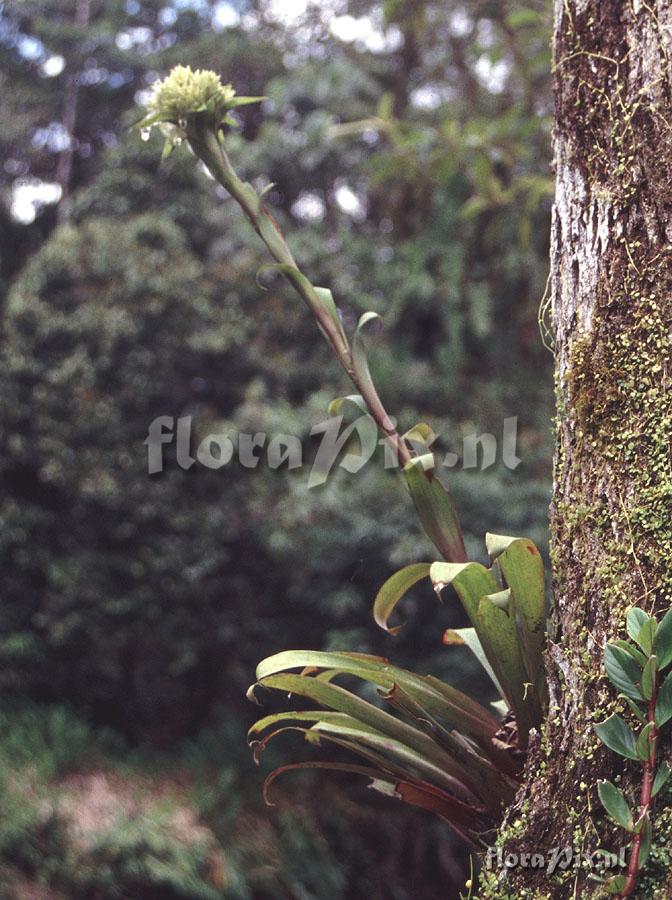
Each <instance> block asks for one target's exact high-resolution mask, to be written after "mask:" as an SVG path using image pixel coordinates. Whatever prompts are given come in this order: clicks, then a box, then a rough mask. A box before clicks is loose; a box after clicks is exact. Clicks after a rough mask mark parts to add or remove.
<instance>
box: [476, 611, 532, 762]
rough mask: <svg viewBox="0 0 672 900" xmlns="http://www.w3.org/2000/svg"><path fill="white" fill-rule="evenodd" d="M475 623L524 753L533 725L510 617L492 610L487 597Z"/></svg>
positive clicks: (514, 627)
mask: <svg viewBox="0 0 672 900" xmlns="http://www.w3.org/2000/svg"><path fill="white" fill-rule="evenodd" d="M476 622H477V624H476V631H477V633H478V636H479V638H480V641H481V643H482V644H483V648H484V650H485V652H486V654H487V656H488V659H489V660H490V664H491V665H492V667H493V669H494V670H495V674H496V675H497V680H498V681H499V683H500V684H501V686H502V688H503V689H504V693H505V696H506V699H507V700H508V702H509V705H510V706H511V708H512V709H513V711H514V713H515V715H516V722H517V725H518V742H519V744H520V746H521V747H522V748H523V749H524V748H525V747H526V746H527V735H528V733H529V730H530V728H531V727H532V726H533V725H534V722H533V720H532V716H531V704H530V703H528V702H527V699H526V688H525V685H526V683H527V674H526V671H525V665H524V662H523V656H522V653H521V648H520V642H519V639H518V629H517V628H516V623H515V621H514V619H513V617H512V616H509V615H508V613H506V612H504V610H503V609H500V608H499V607H497V606H495V605H494V603H492V601H491V600H490V599H489V598H488V597H482V598H481V600H480V602H479V604H478V611H477V614H476ZM528 687H530V688H531V687H533V686H532V685H529V686H528Z"/></svg>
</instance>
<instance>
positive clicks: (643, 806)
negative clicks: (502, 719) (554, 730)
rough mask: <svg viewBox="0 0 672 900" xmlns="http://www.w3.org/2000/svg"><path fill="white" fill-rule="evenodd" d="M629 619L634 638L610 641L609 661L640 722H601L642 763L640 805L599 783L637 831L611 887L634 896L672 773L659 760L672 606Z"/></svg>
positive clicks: (669, 688) (669, 692)
mask: <svg viewBox="0 0 672 900" xmlns="http://www.w3.org/2000/svg"><path fill="white" fill-rule="evenodd" d="M626 623H627V632H628V637H629V638H630V640H629V641H628V640H618V641H614V642H613V643H609V644H607V645H606V647H605V650H604V667H605V670H606V673H607V676H608V678H609V680H610V681H611V683H612V684H613V685H614V687H615V688H616V689H617V690H618V691H619V696H620V697H621V698H622V699H623V700H624V701H625V702H626V703H627V705H628V707H629V708H630V711H631V712H632V714H633V716H634V719H635V720H636V721H637V726H636V727H635V728H634V729H633V728H631V727H630V726H629V725H628V724H627V722H626V721H625V719H624V718H623V717H622V716H620V715H618V714H617V713H615V714H614V715H612V716H610V717H609V718H608V719H606V721H604V722H601V723H599V724H598V725H596V726H595V732H596V734H597V736H598V737H599V739H600V740H601V741H602V743H603V744H605V745H606V746H607V747H609V749H610V750H612V751H613V752H614V753H616V754H617V755H618V756H621V757H623V758H624V759H627V760H631V761H632V762H635V763H638V764H639V765H640V766H641V767H642V781H641V787H640V796H639V803H638V805H637V806H635V807H633V805H632V804H631V803H629V802H628V799H627V798H626V796H625V794H624V792H623V791H622V790H621V789H620V788H618V787H616V785H615V784H613V783H612V782H610V781H602V782H600V783H599V784H598V793H599V796H600V800H601V802H602V805H603V806H604V808H605V810H606V811H607V813H608V815H609V816H610V818H611V819H612V820H613V821H614V822H616V824H617V825H619V826H620V827H621V828H623V829H625V831H627V832H628V833H629V834H630V835H631V836H632V842H631V850H630V858H629V862H628V870H627V873H626V874H624V875H623V874H621V875H617V876H615V877H613V878H611V879H609V880H608V881H607V882H606V887H607V890H608V891H609V892H610V893H612V894H615V895H617V896H618V897H629V896H631V894H632V893H633V892H634V890H635V888H636V884H637V879H638V877H639V874H640V872H641V870H642V868H643V866H644V865H645V863H646V860H647V858H648V855H649V852H650V849H651V811H652V807H653V804H654V800H655V797H656V795H657V794H658V793H659V792H660V791H661V789H662V788H663V786H664V785H665V783H666V782H667V780H668V778H669V777H670V767H669V766H668V764H667V763H666V762H660V763H659V761H658V746H659V742H660V732H661V729H662V728H663V727H665V726H666V725H667V724H668V722H669V721H670V719H672V671H670V665H671V664H672V610H669V611H668V612H667V613H666V614H665V616H664V617H663V619H662V620H661V622H660V623H658V620H657V619H656V617H655V616H649V615H648V614H647V613H646V612H644V610H642V609H637V608H635V607H633V608H632V609H630V610H629V611H628V614H627V620H626Z"/></svg>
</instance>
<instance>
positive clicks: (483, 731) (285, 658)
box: [256, 650, 499, 740]
mask: <svg viewBox="0 0 672 900" xmlns="http://www.w3.org/2000/svg"><path fill="white" fill-rule="evenodd" d="M295 668H302V669H304V670H306V669H310V670H320V669H325V670H332V671H330V673H329V674H330V678H333V677H335V675H334V672H335V673H336V674H349V675H354V676H356V677H358V678H361V679H363V680H365V681H369V682H371V683H372V684H375V685H376V686H377V687H380V688H383V689H384V690H390V689H391V688H392V687H393V686H394V685H395V684H398V685H400V686H401V687H402V688H403V690H405V691H406V692H407V693H408V694H410V695H411V696H412V697H414V698H415V699H417V700H418V702H420V703H422V704H423V705H424V706H425V707H426V708H427V709H429V710H430V711H431V713H432V715H435V716H437V717H438V718H439V719H441V720H442V721H444V722H446V723H447V724H448V725H450V726H451V727H454V728H458V729H459V730H460V731H462V732H463V733H464V734H468V735H471V736H472V737H474V738H476V739H479V740H489V739H490V738H491V737H492V736H493V735H494V734H495V732H496V731H497V729H498V728H499V722H498V720H497V719H496V718H495V717H494V716H493V715H491V713H490V712H488V710H487V709H485V707H483V706H481V704H480V703H478V702H477V701H476V700H473V699H472V698H471V697H469V696H467V695H466V694H463V693H462V692H461V691H458V690H457V688H454V687H452V685H449V684H445V682H443V681H440V680H439V679H438V678H432V677H431V676H422V675H416V674H415V673H414V672H409V671H407V670H406V669H401V668H399V667H398V666H393V665H391V664H390V663H389V662H388V661H387V660H386V659H384V658H382V657H379V656H370V655H368V654H363V653H328V652H324V651H319V650H285V651H283V652H282V653H277V654H275V655H274V656H269V657H268V658H267V659H264V660H262V662H260V663H259V665H258V666H257V673H256V674H257V680H258V681H261V680H262V679H264V678H266V677H267V676H268V675H274V674H277V673H279V672H285V671H286V670H287V669H295Z"/></svg>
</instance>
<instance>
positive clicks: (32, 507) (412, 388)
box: [0, 0, 553, 900]
mask: <svg viewBox="0 0 672 900" xmlns="http://www.w3.org/2000/svg"><path fill="white" fill-rule="evenodd" d="M549 6H550V4H548V3H546V2H543V0H538V2H537V0H525V2H522V3H515V2H509V0H492V2H489V0H436V2H433V0H414V2H404V0H386V2H374V0H323V2H309V0H227V2H217V0H210V2H208V0H126V2H121V0H14V2H0V119H1V121H2V123H3V127H2V131H1V132H0V147H1V157H2V160H1V168H0V297H1V300H0V302H1V307H0V308H1V316H2V341H1V346H0V355H1V356H2V359H1V362H0V380H1V382H2V383H1V385H0V442H1V462H0V478H1V481H2V487H1V497H0V524H1V528H0V555H1V558H2V574H3V578H2V602H1V603H0V684H1V688H2V698H3V699H2V704H1V706H0V775H1V778H0V896H3V897H5V896H6V897H9V898H14V897H16V898H60V897H64V898H100V900H108V898H134V900H135V898H150V900H152V898H159V900H161V898H182V900H187V898H208V900H209V898H266V897H268V898H315V900H322V898H324V900H336V898H359V897H362V896H368V897H370V898H372V900H373V898H395V900H404V898H409V900H410V898H422V900H432V898H439V897H440V898H442V900H445V898H447V897H450V896H455V897H456V896H458V890H459V887H460V885H461V884H462V883H463V880H464V877H465V872H467V871H468V867H467V868H465V865H466V864H465V859H464V857H465V853H464V851H463V850H462V849H460V847H459V845H457V844H456V843H454V842H453V840H452V838H451V836H450V834H449V833H448V831H447V830H446V829H444V828H443V827H441V825H440V824H437V822H435V821H433V820H431V819H430V818H429V817H428V816H426V815H424V814H423V813H420V812H418V813H417V814H416V813H414V812H412V811H410V812H409V811H408V810H407V809H402V808H401V806H400V805H395V804H394V802H393V801H388V802H385V801H384V800H382V798H378V799H376V797H375V796H374V795H373V792H371V791H367V790H366V789H365V788H362V787H360V786H359V785H355V784H351V783H350V782H349V781H348V780H347V779H346V780H345V781H343V780H339V779H338V778H337V777H330V776H320V777H319V778H311V777H310V776H309V775H305V776H294V777H291V778H288V779H287V780H286V781H284V782H282V781H281V782H279V783H278V785H277V787H276V791H275V799H276V801H277V805H276V807H275V808H273V809H268V808H266V807H265V806H264V804H263V801H262V797H261V785H262V782H263V775H264V773H265V772H268V771H269V768H270V763H271V762H272V761H273V759H275V760H276V761H278V760H279V759H281V758H282V759H286V757H287V747H284V748H282V747H280V746H279V748H278V750H274V749H273V748H269V750H268V751H267V756H268V759H266V760H263V764H262V767H261V769H258V768H255V766H254V765H253V763H252V760H251V758H250V753H249V751H248V749H247V747H246V743H245V732H246V729H247V727H248V726H249V724H250V723H251V721H252V720H253V719H254V717H255V709H254V708H250V704H249V703H248V701H246V699H245V689H246V687H247V686H248V685H249V684H250V683H251V681H252V680H253V677H254V668H255V664H256V662H257V661H258V660H259V659H261V658H262V657H263V656H265V655H268V654H269V653H272V652H275V651H278V650H280V649H285V648H299V647H310V648H315V649H349V650H358V651H364V652H379V653H383V654H384V655H389V656H392V657H393V658H394V659H395V661H396V662H399V663H401V664H403V665H406V666H409V667H413V668H415V669H417V670H419V671H422V672H432V673H433V674H436V675H439V676H440V677H443V678H444V679H446V680H448V681H452V682H453V683H456V684H458V685H460V686H462V687H465V686H466V687H467V688H468V689H470V690H474V689H478V685H480V684H481V682H480V681H478V675H477V673H476V671H475V669H474V667H473V666H472V665H471V663H470V662H469V660H468V659H467V658H466V657H465V656H463V655H462V654H461V653H460V652H458V651H456V650H448V649H447V648H443V647H442V645H441V633H442V630H443V628H445V627H448V626H455V625H456V624H462V623H461V620H460V619H459V617H458V613H457V612H456V610H454V609H451V607H450V604H449V603H447V604H445V605H444V606H440V605H439V604H438V603H437V601H436V598H435V597H434V595H433V593H432V591H431V590H430V589H429V588H418V589H417V590H416V591H415V592H414V594H412V595H411V598H410V599H407V600H406V601H405V606H404V613H405V615H406V617H407V618H410V622H409V625H408V626H407V628H406V629H405V630H404V632H403V633H402V634H400V635H399V636H398V637H396V638H392V637H390V636H387V635H385V634H383V633H382V632H380V631H378V630H377V629H376V627H375V625H374V623H373V621H372V619H371V605H372V601H373V598H374V596H375V593H376V591H377V589H378V587H379V586H380V585H381V584H382V582H383V581H384V580H385V578H386V577H387V576H388V575H389V574H391V572H392V571H394V570H395V568H398V567H400V566H401V565H403V564H405V563H407V562H412V561H417V560H418V559H431V558H432V557H433V553H432V549H431V547H430V545H429V543H428V542H427V541H426V540H425V538H424V537H423V536H422V534H421V533H420V529H419V526H418V525H417V524H416V521H415V517H414V514H413V511H412V509H411V508H410V505H409V501H408V499H407V498H406V497H405V496H404V491H403V489H402V488H401V487H400V484H399V482H398V480H397V478H396V476H395V475H394V474H392V473H390V472H385V471H383V469H382V467H381V466H377V465H374V464H370V465H369V466H367V467H366V468H365V469H364V471H363V472H360V473H359V474H358V475H356V476H350V475H347V474H343V475H339V476H337V477H333V478H332V479H330V481H329V482H328V484H327V485H326V486H325V487H323V488H320V489H316V490H311V491H309V490H308V489H307V484H306V483H307V470H305V469H299V470H296V471H293V472H287V471H286V470H285V469H279V470H277V471H271V470H269V469H268V467H267V466H266V465H265V464H264V463H261V464H260V466H259V467H258V468H257V469H255V470H247V469H244V468H242V467H240V466H239V465H236V464H231V465H229V466H227V467H226V468H225V469H222V470H221V471H209V470H206V469H204V468H202V467H200V466H194V468H193V469H192V470H191V471H189V472H184V471H182V470H181V469H179V468H178V467H177V465H176V464H175V461H174V457H173V455H172V453H173V451H170V450H168V451H167V469H166V471H165V472H164V473H163V474H162V475H159V476H153V477H149V476H148V475H147V454H146V447H145V446H144V445H143V441H144V439H145V437H146V435H147V429H148V426H149V423H150V422H151V421H152V419H154V418H155V417H156V416H159V415H170V416H192V417H193V428H194V432H195V439H196V440H197V435H198V434H199V433H202V434H206V433H209V432H213V431H216V432H221V431H227V430H232V431H236V432H237V431H239V430H240V431H248V432H251V433H254V432H257V431H265V432H268V433H269V434H271V435H272V434H276V433H278V432H284V433H291V434H296V435H299V436H302V439H303V440H304V443H305V446H306V447H308V446H309V445H310V443H311V439H310V437H309V432H310V429H311V427H312V426H313V425H315V424H316V423H318V422H321V421H322V420H323V419H324V418H325V417H326V407H327V404H328V402H329V401H330V400H331V399H332V398H334V397H337V396H341V395H342V394H344V393H349V390H350V389H349V386H348V385H347V384H346V383H345V379H344V377H343V376H342V374H341V373H340V370H339V368H338V366H337V365H336V363H335V362H334V361H332V360H331V359H330V357H329V352H328V349H327V348H326V346H325V345H324V343H323V342H322V341H321V339H320V337H319V335H318V333H317V332H316V330H315V326H314V323H313V322H312V321H311V319H310V318H309V316H308V315H307V314H305V312H304V310H303V309H302V308H301V307H300V305H299V304H298V302H296V301H295V299H294V298H293V297H292V296H291V294H290V292H289V290H288V289H286V288H285V287H284V286H283V285H282V284H281V283H280V282H279V281H278V280H277V279H273V278H270V277H265V279H264V280H265V281H266V282H267V285H266V286H267V288H268V289H267V290H265V291H263V290H261V289H260V287H259V286H258V285H257V284H255V280H254V273H255V271H256V270H257V268H258V267H259V266H260V265H261V264H262V263H263V262H265V261H266V258H265V256H264V253H263V251H262V248H261V246H260V244H259V243H258V242H257V240H256V238H255V235H254V234H253V233H252V231H251V229H250V228H249V227H248V226H247V224H246V223H244V222H243V220H242V217H241V214H240V211H239V210H238V208H237V207H236V206H235V205H234V204H233V203H231V202H228V201H227V199H226V197H225V196H222V193H220V192H218V191H217V190H216V189H215V187H214V185H213V183H212V181H210V180H209V179H208V178H207V177H206V175H205V174H204V173H203V172H202V170H201V169H199V168H198V167H197V166H196V165H195V164H194V161H193V158H190V157H189V155H188V153H187V152H186V151H183V152H176V153H174V154H173V156H172V157H171V158H170V159H169V160H168V161H167V162H165V163H163V164H160V162H159V160H160V153H161V140H160V138H159V137H158V136H155V137H153V138H152V139H151V140H150V141H148V142H143V141H142V140H140V138H139V136H138V133H137V132H132V131H130V130H129V126H130V125H131V124H132V123H133V121H134V120H135V119H137V118H138V117H139V111H138V107H137V104H138V103H142V101H143V99H146V97H147V90H148V87H149V85H151V83H152V82H153V81H154V80H155V79H156V78H157V77H158V76H163V75H164V74H165V73H166V72H167V70H168V69H169V68H170V67H171V66H172V65H174V64H177V63H183V64H191V65H193V66H194V67H202V68H212V69H215V70H216V71H218V72H219V73H221V75H222V76H223V80H224V81H231V82H232V83H233V84H234V86H235V88H236V89H237V91H238V92H239V93H241V94H253V95H256V94H264V95H266V96H267V98H268V99H267V100H266V101H265V102H264V103H263V104H262V105H261V106H260V107H249V108H246V109H245V110H243V111H241V113H240V116H239V119H240V123H241V128H240V130H239V131H237V132H236V133H232V135H231V136H230V138H229V147H230V151H231V155H232V157H233V159H234V161H235V163H236V165H237V167H238V169H239V171H241V173H242V174H244V176H245V177H247V178H249V179H258V178H259V177H260V176H261V177H263V178H265V179H267V180H272V181H274V182H275V185H276V186H275V187H274V189H273V190H272V192H271V194H270V202H271V205H272V206H273V208H274V212H275V214H276V215H277V217H278V219H279V220H280V221H281V223H282V226H283V228H284V229H285V231H286V233H287V235H288V238H289V242H290V244H291V245H292V246H293V248H294V249H295V251H296V255H297V257H298V259H299V260H300V261H301V264H302V266H303V268H304V270H305V271H306V272H308V273H309V274H310V276H311V278H312V279H313V280H314V281H315V283H318V284H322V285H327V286H329V287H330V288H331V289H332V290H333V293H334V296H335V297H336V299H337V302H338V303H339V304H340V305H341V307H342V309H343V311H344V315H345V316H346V319H348V321H349V320H350V319H353V320H354V317H355V316H356V315H358V314H359V313H361V312H363V311H365V310H368V309H373V310H376V311H378V312H379V313H380V314H381V315H382V316H383V317H384V319H385V324H386V328H385V331H384V332H383V333H382V334H381V335H380V336H379V338H378V339H377V341H376V345H375V349H374V351H373V353H372V366H373V369H374V373H375V377H376V380H377V382H378V384H379V386H380V390H381V393H382V394H383V396H384V398H385V401H386V405H387V406H388V409H390V411H391V412H392V413H394V414H395V415H397V417H398V418H399V420H400V423H401V425H402V426H403V427H404V428H407V427H410V426H411V425H413V424H414V423H415V422H417V421H420V420H424V421H429V422H430V423H431V424H432V425H433V427H434V430H435V431H436V432H437V433H439V434H440V435H441V436H442V437H441V441H440V445H441V446H443V447H444V448H445V449H450V450H454V451H456V452H460V448H461V441H462V437H463V435H465V434H470V433H473V432H475V431H477V432H483V431H490V432H492V433H493V434H495V435H496V436H497V437H498V439H500V440H501V434H502V424H503V420H504V418H505V417H507V416H518V445H517V453H518V456H519V457H520V458H521V460H522V463H521V464H520V466H519V467H518V468H517V469H516V470H515V471H510V470H508V469H507V468H505V467H504V466H503V465H502V463H501V456H500V457H499V458H498V463H497V465H495V466H493V467H491V468H489V469H488V470H487V471H485V472H481V471H478V470H475V469H471V470H458V469H456V470H454V472H453V473H452V475H451V477H450V483H451V485H452V490H453V493H454V495H455V499H456V502H457V506H458V509H459V510H460V513H461V517H462V519H463V522H464V525H465V529H466V532H467V540H468V548H469V550H470V552H471V554H472V556H473V557H474V558H480V557H481V556H482V554H483V535H484V532H485V531H486V530H491V531H495V532H497V531H503V532H505V533H510V534H521V535H528V536H530V537H532V538H533V539H534V540H535V541H537V542H538V543H539V544H540V545H545V543H546V519H547V505H548V500H549V494H550V456H551V448H552V434H551V418H552V402H553V391H552V359H551V356H550V354H549V353H548V351H547V349H545V347H544V346H543V342H542V338H541V336H540V329H539V325H538V315H539V310H540V306H541V308H542V312H543V303H542V298H543V297H544V294H545V285H546V277H547V271H548V265H547V250H548V231H549V211H550V196H551V188H552V182H551V174H550V167H549V156H550V150H549V138H550V122H551V118H550V116H551V98H550V91H549V71H550V51H549V35H550V9H549V8H548V7H549ZM255 183H259V182H255ZM261 183H264V182H263V181H262V182H261ZM458 468H459V467H458ZM292 752H294V753H295V755H296V756H300V754H301V753H302V752H303V753H304V755H305V756H306V757H308V756H310V754H311V753H315V752H316V751H314V750H313V751H311V750H309V749H308V748H305V750H304V749H303V748H302V747H301V746H300V742H299V745H298V746H297V744H294V750H293V751H292ZM280 754H282V755H280ZM3 892H4V893H3Z"/></svg>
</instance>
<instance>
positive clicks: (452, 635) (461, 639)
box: [443, 628, 505, 698]
mask: <svg viewBox="0 0 672 900" xmlns="http://www.w3.org/2000/svg"><path fill="white" fill-rule="evenodd" d="M443 643H444V644H445V645H446V646H447V647H456V646H459V645H464V646H467V647H468V648H469V649H470V650H471V652H472V653H473V654H474V656H475V657H476V659H477V660H478V661H479V663H480V664H481V665H482V666H483V668H484V669H485V671H486V672H487V673H488V675H489V676H490V680H491V681H492V683H493V684H494V686H495V687H496V688H497V693H498V694H499V695H500V696H501V697H502V698H503V697H504V696H505V695H504V691H503V690H502V686H501V684H500V683H499V681H498V679H497V676H496V675H495V671H494V669H493V668H492V666H491V665H490V663H489V662H488V657H487V656H486V655H485V651H484V650H483V645H482V644H481V642H480V641H479V639H478V635H477V634H476V629H475V628H456V629H448V630H447V631H446V632H445V634H444V635H443Z"/></svg>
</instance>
